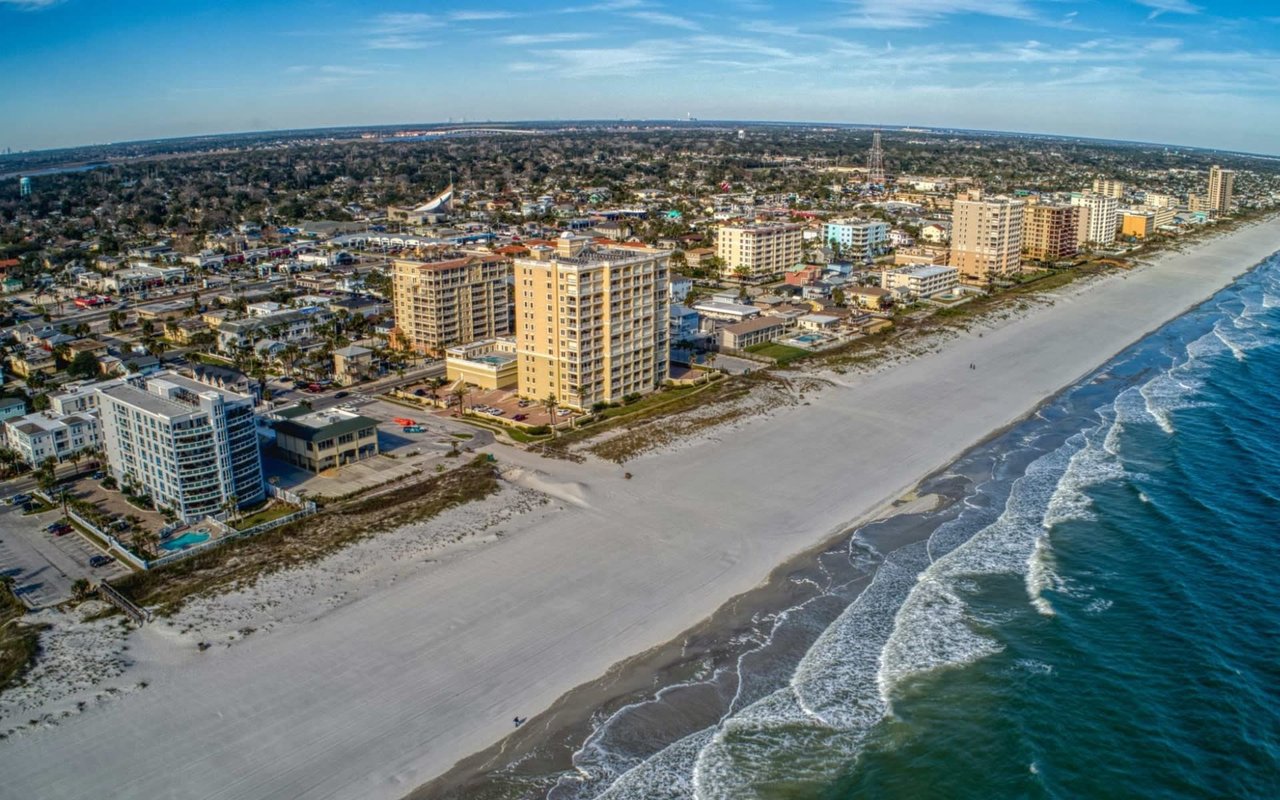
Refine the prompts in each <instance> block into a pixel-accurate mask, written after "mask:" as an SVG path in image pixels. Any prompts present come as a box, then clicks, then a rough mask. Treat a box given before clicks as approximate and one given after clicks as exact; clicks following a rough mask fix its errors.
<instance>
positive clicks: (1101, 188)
mask: <svg viewBox="0 0 1280 800" xmlns="http://www.w3.org/2000/svg"><path fill="white" fill-rule="evenodd" d="M1093 191H1094V192H1095V193H1097V194H1103V195H1106V196H1107V197H1114V198H1115V199H1117V200H1119V199H1120V198H1122V197H1124V182H1123V181H1117V180H1112V179H1111V178H1094V179H1093Z"/></svg>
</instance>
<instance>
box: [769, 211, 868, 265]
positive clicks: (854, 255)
mask: <svg viewBox="0 0 1280 800" xmlns="http://www.w3.org/2000/svg"><path fill="white" fill-rule="evenodd" d="M822 242H823V244H826V245H831V246H834V245H839V247H840V255H841V256H843V257H845V258H851V259H856V260H862V259H865V258H870V257H873V256H878V255H880V254H881V253H883V252H884V251H885V250H887V249H888V247H889V223H887V222H881V221H879V220H874V219H837V220H832V221H831V222H824V223H823V224H822ZM788 266H791V265H788Z"/></svg>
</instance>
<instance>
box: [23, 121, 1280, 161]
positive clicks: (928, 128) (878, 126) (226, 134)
mask: <svg viewBox="0 0 1280 800" xmlns="http://www.w3.org/2000/svg"><path fill="white" fill-rule="evenodd" d="M628 123H633V124H634V123H644V124H664V125H670V124H685V125H687V126H688V127H696V126H699V125H706V126H720V125H767V126H777V127H807V128H818V127H833V126H834V127H843V128H860V129H867V130H883V131H894V130H897V131H903V130H917V131H920V132H927V133H941V132H954V133H967V134H981V135H988V136H992V135H1005V136H1016V137H1028V138H1030V137H1035V138H1047V139H1060V140H1079V141H1087V142H1099V143H1110V144H1123V145H1134V146H1141V145H1146V146H1151V147H1164V148H1175V149H1179V150H1195V151H1201V152H1206V153H1221V154H1223V155H1232V156H1241V157H1246V158H1261V159H1270V160H1277V159H1280V152H1277V153H1260V152H1252V151H1247V150H1223V149H1219V148H1213V147H1205V146H1203V145H1190V144H1177V143H1173V142H1154V141H1145V140H1141V139H1112V138H1105V137H1099V136H1086V135H1083V134H1067V133H1046V132H1036V131H1013V130H1000V129H996V128H965V127H959V126H939V125H918V124H911V123H864V122H832V121H813V120H763V119H700V118H696V117H694V118H681V117H670V118H668V117H633V118H628V117H617V118H613V117H597V118H590V117H584V118H577V119H507V120H473V121H468V122H449V121H437V122H398V123H371V124H363V125H360V124H356V125H322V126H318V127H305V128H265V129H259V130H238V131H218V132H207V133H195V134H186V135H183V136H160V137H154V138H147V139H121V140H118V141H109V142H93V143H86V144H76V145H67V146H63V147H46V148H37V149H29V150H19V151H15V152H11V153H0V161H3V160H6V159H10V158H18V157H21V156H31V155H38V154H42V153H57V152H58V151H61V150H84V149H92V148H95V147H119V146H124V145H138V144H150V143H157V142H182V141H191V140H195V139H218V138H231V137H237V136H254V135H263V134H289V133H303V132H308V131H370V130H379V129H403V128H409V127H415V126H421V127H423V128H441V127H457V128H463V129H465V128H467V127H479V126H486V125H488V126H501V125H520V124H534V125H575V124H591V125H597V126H603V125H619V124H628ZM139 158H145V156H142V157H139Z"/></svg>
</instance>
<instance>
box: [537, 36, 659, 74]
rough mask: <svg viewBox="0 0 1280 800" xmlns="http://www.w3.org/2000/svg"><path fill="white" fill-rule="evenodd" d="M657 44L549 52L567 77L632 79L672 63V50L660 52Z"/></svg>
mask: <svg viewBox="0 0 1280 800" xmlns="http://www.w3.org/2000/svg"><path fill="white" fill-rule="evenodd" d="M658 45H659V43H658V42H636V43H635V44H631V45H628V46H626V47H585V48H580V49H565V50H551V51H549V53H548V54H549V55H550V56H552V57H553V58H555V59H558V61H559V64H558V67H559V68H560V70H561V71H562V72H563V73H564V74H565V75H567V76H570V77H585V76H595V75H634V74H636V73H637V72H642V71H645V70H651V69H659V68H662V67H666V66H670V65H671V64H673V63H674V60H675V58H674V54H673V53H672V50H671V48H669V47H668V48H666V49H663V48H660V47H659V46H658Z"/></svg>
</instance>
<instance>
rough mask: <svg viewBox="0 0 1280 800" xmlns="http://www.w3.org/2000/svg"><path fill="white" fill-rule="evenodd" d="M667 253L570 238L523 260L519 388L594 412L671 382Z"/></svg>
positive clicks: (518, 276)
mask: <svg viewBox="0 0 1280 800" xmlns="http://www.w3.org/2000/svg"><path fill="white" fill-rule="evenodd" d="M668 258H670V253H669V252H668V251H665V250H655V249H651V248H647V247H633V246H625V245H616V246H609V245H603V246H602V245H597V244H592V243H589V242H588V241H587V240H586V239H583V238H580V237H573V236H566V237H562V238H561V239H559V240H557V242H556V246H555V247H554V248H552V247H548V246H546V245H538V246H535V247H533V248H532V249H531V250H530V255H529V257H528V258H518V259H516V261H515V293H516V296H515V300H516V320H515V322H516V328H517V330H518V333H517V336H516V347H517V375H518V381H517V382H518V388H519V392H520V394H521V395H522V396H523V397H527V398H530V399H533V400H542V399H545V398H546V397H548V396H552V395H554V396H555V398H556V401H557V402H559V403H560V404H562V405H564V406H567V407H570V408H576V409H588V408H591V406H592V405H594V404H595V403H600V402H604V403H612V402H617V401H621V400H622V399H623V398H624V397H626V396H628V395H636V394H646V393H648V392H652V391H653V390H654V389H657V388H658V387H660V386H662V384H663V383H665V382H666V380H667V378H668V377H669V369H668V359H669V356H670V345H669V341H670V340H669V336H670V333H669V329H668V316H669V313H670V312H669V306H670V300H669V298H668V295H667V278H668V274H667V270H668V268H667V260H668Z"/></svg>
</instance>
